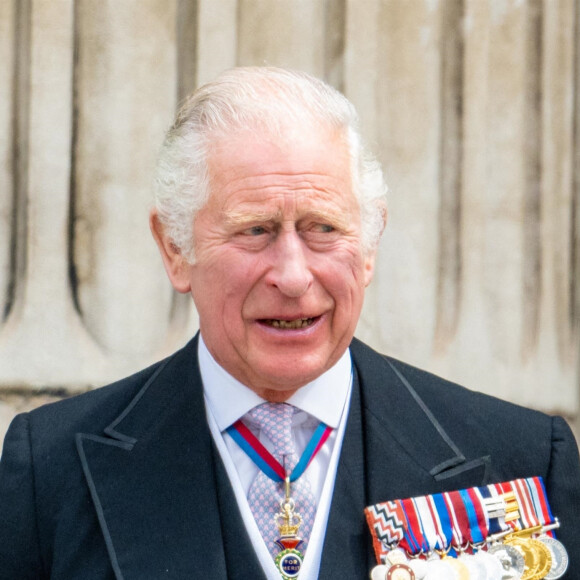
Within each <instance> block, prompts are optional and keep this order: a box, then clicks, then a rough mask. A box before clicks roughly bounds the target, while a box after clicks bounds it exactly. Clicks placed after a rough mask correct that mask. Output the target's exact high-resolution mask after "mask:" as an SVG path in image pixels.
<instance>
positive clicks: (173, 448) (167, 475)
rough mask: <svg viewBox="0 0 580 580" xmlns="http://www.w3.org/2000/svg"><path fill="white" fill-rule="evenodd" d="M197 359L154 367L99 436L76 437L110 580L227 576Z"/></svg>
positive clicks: (190, 355) (186, 352)
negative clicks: (113, 579)
mask: <svg viewBox="0 0 580 580" xmlns="http://www.w3.org/2000/svg"><path fill="white" fill-rule="evenodd" d="M196 352H197V340H196V339H194V340H193V341H191V342H190V343H189V344H188V345H187V346H186V347H185V348H184V349H182V350H181V351H179V352H177V353H176V354H175V355H173V356H172V357H170V358H169V359H167V360H166V361H164V362H163V363H161V364H160V365H159V367H158V369H157V370H156V372H155V373H154V375H153V376H152V377H151V378H150V379H149V380H148V381H147V383H146V384H145V385H144V386H143V387H142V388H141V389H140V391H139V392H138V393H137V395H136V396H135V397H134V399H133V400H132V401H131V403H130V404H129V405H128V407H127V408H126V409H124V410H123V412H122V413H121V414H120V415H119V416H118V417H117V418H116V419H115V420H114V421H113V422H112V423H111V424H110V425H109V426H108V427H107V428H106V429H105V435H104V436H103V435H95V434H87V433H79V434H77V448H78V452H79V455H80V458H81V463H82V467H83V471H84V473H85V477H86V479H87V482H88V485H89V488H90V492H91V497H92V500H93V503H94V505H95V508H96V511H97V516H98V519H99V524H100V526H101V529H102V532H103V536H104V538H105V542H106V545H107V550H108V552H109V557H110V559H111V563H112V566H113V569H114V572H115V577H116V579H117V580H122V579H124V578H151V577H154V578H164V577H171V578H187V577H189V578H226V577H227V573H226V562H225V555H224V550H223V542H222V533H221V522H220V517H219V506H218V501H217V493H218V490H217V483H216V473H215V469H214V462H213V461H212V453H213V452H212V446H213V443H212V440H211V435H210V432H209V429H208V428H207V420H206V417H205V407H204V401H203V390H202V388H201V379H200V377H199V371H198V368H197V357H196ZM168 530H171V533H167V531H168ZM199 554H203V557H200V556H199Z"/></svg>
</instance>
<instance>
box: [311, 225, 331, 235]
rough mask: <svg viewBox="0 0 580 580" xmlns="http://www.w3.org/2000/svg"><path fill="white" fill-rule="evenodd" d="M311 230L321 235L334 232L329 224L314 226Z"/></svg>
mask: <svg viewBox="0 0 580 580" xmlns="http://www.w3.org/2000/svg"><path fill="white" fill-rule="evenodd" d="M313 229H314V231H315V232H319V233H321V234H330V233H332V232H333V231H334V228H333V227H332V226H331V225H329V224H316V225H315V226H314V228H313Z"/></svg>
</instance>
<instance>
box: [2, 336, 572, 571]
mask: <svg viewBox="0 0 580 580" xmlns="http://www.w3.org/2000/svg"><path fill="white" fill-rule="evenodd" d="M351 352H352V358H353V362H354V368H355V382H354V388H353V394H352V401H351V406H350V413H349V417H348V423H347V428H346V432H345V437H344V442H343V447H342V451H341V456H340V462H339V467H338V472H337V478H336V484H335V488H334V495H333V499H332V505H331V511H330V516H329V521H328V528H327V533H326V538H325V543H324V549H323V554H322V564H321V571H320V576H319V577H320V578H321V579H323V580H330V579H331V578H332V579H336V578H341V579H346V580H358V579H362V578H366V577H367V576H368V571H369V570H370V569H371V567H372V565H373V554H372V546H371V540H370V534H369V532H368V530H367V528H366V524H365V520H364V515H363V510H364V508H365V506H367V505H369V504H372V503H377V502H380V501H385V500H388V499H396V498H403V497H409V496H415V495H424V494H430V493H435V492H440V491H443V490H454V489H462V488H465V487H471V486H479V485H483V484H486V483H491V482H497V481H505V480H509V479H513V478H517V477H530V476H535V475H540V476H542V477H543V478H544V480H545V483H546V486H547V491H548V495H549V498H550V501H551V505H552V510H553V512H554V513H555V515H557V516H558V517H559V518H560V520H561V523H562V527H561V531H560V534H559V538H560V539H561V540H562V541H563V543H564V544H565V545H566V547H567V548H568V551H569V553H570V556H571V566H570V573H569V574H568V575H567V578H580V575H579V572H580V559H579V556H578V555H579V554H580V469H579V461H578V451H577V447H576V444H575V442H574V439H573V436H572V434H571V432H570V429H569V428H568V426H567V425H566V423H565V422H564V421H563V420H562V419H560V418H552V417H548V416H547V415H544V414H542V413H539V412H535V411H531V410H528V409H523V408H521V407H517V406H515V405H512V404H509V403H505V402H502V401H499V400H497V399H494V398H492V397H488V396H485V395H482V394H479V393H473V392H470V391H468V390H466V389H463V388H462V387H459V386H457V385H454V384H451V383H449V382H446V381H444V380H442V379H440V378H437V377H435V376H433V375H430V374H428V373H425V372H423V371H420V370H418V369H415V368H413V367H410V366H407V365H405V364H403V363H400V362H397V361H395V360H392V359H389V358H387V357H383V356H382V355H379V354H378V353H376V352H374V351H372V350H371V349H369V348H368V347H366V346H365V345H363V344H362V343H360V342H358V341H356V340H355V341H353V343H352V345H351ZM49 578H50V579H51V580H56V579H58V580H103V579H116V580H120V579H124V580H160V579H164V578H168V579H169V578H171V579H184V580H185V579H187V580H192V579H197V578H199V579H203V580H224V579H234V580H249V579H252V580H254V579H260V578H262V579H263V578H264V576H263V573H262V571H261V568H260V565H259V563H258V561H257V558H256V556H255V553H254V551H253V548H252V546H251V545H250V541H249V539H248V536H247V533H246V531H245V527H244V525H243V522H242V521H241V517H240V513H239V510H238V507H237V504H236V500H235V497H234V494H233V491H232V488H231V486H230V483H229V481H228V477H227V475H226V473H225V469H224V466H223V464H222V462H221V459H220V457H219V453H218V452H217V450H216V448H215V446H214V444H213V440H212V437H211V434H210V431H209V428H208V425H207V421H206V417H205V408H204V402H203V392H202V384H201V379H200V375H199V370H198V363H197V340H196V339H194V340H192V341H191V342H190V343H189V344H188V345H187V346H186V347H185V348H183V349H182V350H180V351H178V352H177V353H175V354H174V355H173V356H171V357H169V358H168V359H166V360H164V361H162V362H160V363H158V364H156V365H153V366H152V367H150V368H148V369H146V370H144V371H142V372H140V373H138V374H136V375H134V376H132V377H129V378H127V379H124V380H122V381H120V382H118V383H115V384H113V385H110V386H108V387H104V388H102V389H97V390H96V391H93V392H90V393H87V394H85V395H81V396H78V397H74V398H71V399H68V400H64V401H61V402H58V403H55V404H52V405H48V406H46V407H42V408H40V409H37V410H35V411H33V412H31V413H27V414H23V415H20V416H18V417H17V418H16V419H15V420H14V422H13V424H12V426H11V428H10V430H9V432H8V435H7V437H6V442H5V447H4V453H3V457H2V461H1V462H0V579H1V580H29V579H30V580H32V579H34V580H42V579H49Z"/></svg>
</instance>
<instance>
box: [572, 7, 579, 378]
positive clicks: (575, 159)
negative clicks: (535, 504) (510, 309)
mask: <svg viewBox="0 0 580 580" xmlns="http://www.w3.org/2000/svg"><path fill="white" fill-rule="evenodd" d="M573 38H574V39H575V46H574V83H573V91H574V127H573V143H572V147H573V149H572V163H573V167H572V207H571V208H570V209H571V211H570V215H571V220H572V227H571V228H570V230H571V240H570V246H571V248H570V249H571V251H570V261H571V263H570V273H571V275H570V286H571V287H570V324H571V327H572V337H573V338H574V339H576V340H578V337H579V335H580V5H578V3H575V4H574V36H573ZM578 354H579V359H580V353H578ZM579 386H580V385H579Z"/></svg>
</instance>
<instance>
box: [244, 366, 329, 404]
mask: <svg viewBox="0 0 580 580" xmlns="http://www.w3.org/2000/svg"><path fill="white" fill-rule="evenodd" d="M265 360H267V361H268V363H267V364H265V365H264V364H263V363H264V361H265ZM261 363H262V364H259V365H257V366H254V367H253V371H252V376H251V377H250V380H249V381H248V382H249V383H250V384H248V382H247V383H246V384H247V385H248V386H249V388H250V389H252V390H253V391H255V392H256V393H258V394H259V395H260V396H261V397H263V398H264V399H267V400H270V401H272V402H282V401H285V400H287V399H288V398H289V397H291V396H292V395H293V394H294V393H295V392H296V391H298V390H299V389H300V388H302V387H303V386H305V385H307V384H308V383H310V382H311V381H313V380H315V379H317V378H318V377H319V376H320V375H322V374H323V373H324V372H325V371H326V370H327V369H328V367H327V366H326V365H324V364H321V363H320V361H317V362H314V361H308V360H301V359H300V357H296V356H293V357H289V359H287V360H284V359H280V358H277V357H268V356H267V355H264V359H263V360H262V361H261ZM263 393H268V396H264V394H263ZM273 397H276V398H277V399H279V400H274V399H273Z"/></svg>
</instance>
